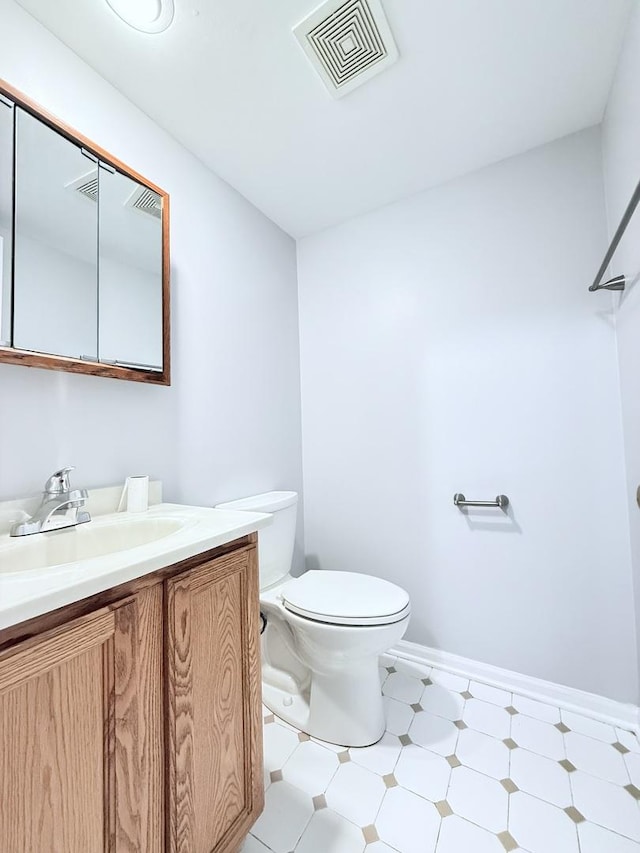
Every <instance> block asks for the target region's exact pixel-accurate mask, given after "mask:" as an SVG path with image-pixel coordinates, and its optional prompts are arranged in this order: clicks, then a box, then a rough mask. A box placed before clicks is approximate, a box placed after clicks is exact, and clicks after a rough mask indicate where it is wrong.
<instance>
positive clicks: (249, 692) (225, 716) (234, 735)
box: [166, 547, 264, 853]
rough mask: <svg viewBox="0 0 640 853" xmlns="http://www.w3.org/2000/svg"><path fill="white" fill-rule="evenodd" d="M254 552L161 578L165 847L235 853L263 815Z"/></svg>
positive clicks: (185, 852) (182, 852)
mask: <svg viewBox="0 0 640 853" xmlns="http://www.w3.org/2000/svg"><path fill="white" fill-rule="evenodd" d="M258 596H259V592H258V572H257V559H256V551H255V547H251V548H248V549H245V550H242V551H238V552H235V553H234V554H231V555H229V556H226V557H220V558H218V559H216V560H213V561H212V562H210V563H207V564H205V565H203V566H200V567H198V568H196V569H193V570H192V571H188V572H185V573H184V574H182V575H178V576H177V577H176V578H174V579H172V580H170V581H167V596H166V602H167V608H168V614H167V625H168V654H169V659H168V666H167V676H168V679H167V680H168V697H167V698H168V722H169V727H168V737H167V749H168V756H167V767H168V774H169V779H168V790H169V797H168V809H169V815H168V818H169V819H168V850H169V851H170V853H226V851H235V850H237V848H238V847H239V845H240V843H241V841H242V839H243V838H244V836H245V835H246V833H247V832H248V830H249V828H250V827H251V825H252V824H253V822H254V821H255V820H256V818H257V817H258V815H259V814H260V812H261V811H262V807H263V803H264V791H263V778H262V725H261V723H262V718H261V713H260V702H261V672H260V659H259V628H258V623H259V598H258Z"/></svg>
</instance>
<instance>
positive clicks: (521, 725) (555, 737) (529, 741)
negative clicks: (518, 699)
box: [511, 714, 565, 761]
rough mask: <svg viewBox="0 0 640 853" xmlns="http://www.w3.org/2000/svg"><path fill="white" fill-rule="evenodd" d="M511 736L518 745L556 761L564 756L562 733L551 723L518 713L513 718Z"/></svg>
mask: <svg viewBox="0 0 640 853" xmlns="http://www.w3.org/2000/svg"><path fill="white" fill-rule="evenodd" d="M511 737H512V739H513V740H514V741H515V742H516V743H517V744H518V746H521V747H522V748H523V749H528V750H529V751H530V752H537V753H538V755H546V757H547V758H553V759H555V760H556V761H560V760H561V759H563V758H565V752H564V741H563V739H562V734H561V733H560V732H559V731H558V729H557V728H556V727H555V726H552V725H551V723H543V722H541V721H540V720H534V719H533V717H525V716H523V715H522V714H518V715H517V716H516V717H514V718H513V723H512V725H511Z"/></svg>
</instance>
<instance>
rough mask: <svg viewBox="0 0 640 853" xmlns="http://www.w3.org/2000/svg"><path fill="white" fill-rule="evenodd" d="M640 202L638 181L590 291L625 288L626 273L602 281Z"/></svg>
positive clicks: (639, 183)
mask: <svg viewBox="0 0 640 853" xmlns="http://www.w3.org/2000/svg"><path fill="white" fill-rule="evenodd" d="M638 202H640V182H638V186H637V187H636V188H635V190H634V192H633V195H632V196H631V199H630V200H629V204H628V205H627V209H626V210H625V212H624V215H623V217H622V219H621V220H620V225H618V228H617V230H616V233H615V234H614V235H613V240H612V241H611V245H610V246H609V248H608V249H607V254H606V255H605V256H604V260H603V261H602V263H601V264H600V269H599V270H598V274H597V275H596V277H595V278H594V280H593V284H592V285H591V287H590V288H589V290H590V291H592V292H593V291H595V290H624V288H625V285H626V283H627V277H626V276H624V275H617V276H615V277H614V278H610V279H609V280H608V281H604V282H603V281H602V276H603V275H604V273H605V270H606V269H607V267H608V266H609V263H610V261H611V258H612V257H613V255H614V253H615V251H616V249H617V248H618V243H619V242H620V240H621V239H622V235H623V234H624V232H625V230H626V228H627V225H628V224H629V221H630V220H631V217H632V216H633V214H634V212H635V209H636V207H637V206H638Z"/></svg>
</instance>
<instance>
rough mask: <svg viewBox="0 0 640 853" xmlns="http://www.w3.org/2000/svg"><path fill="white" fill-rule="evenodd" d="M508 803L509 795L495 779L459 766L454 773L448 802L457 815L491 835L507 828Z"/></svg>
mask: <svg viewBox="0 0 640 853" xmlns="http://www.w3.org/2000/svg"><path fill="white" fill-rule="evenodd" d="M508 800H509V795H508V794H507V792H506V791H505V789H504V788H503V787H502V785H501V784H500V783H499V782H497V781H496V780H495V779H490V778H489V777H488V776H484V775H483V774H482V773H477V772H476V771H475V770H470V769H469V768H468V767H456V768H455V770H453V771H452V773H451V782H450V783H449V791H448V793H447V802H448V803H449V805H450V806H451V808H452V809H453V811H454V813H455V814H457V815H458V816H459V817H463V818H465V819H466V820H470V821H471V822H472V823H476V824H478V826H481V827H483V828H484V829H488V830H489V831H490V832H495V833H498V832H503V831H504V830H505V829H506V828H507V808H508Z"/></svg>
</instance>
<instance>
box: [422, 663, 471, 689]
mask: <svg viewBox="0 0 640 853" xmlns="http://www.w3.org/2000/svg"><path fill="white" fill-rule="evenodd" d="M430 678H431V681H433V683H434V684H439V685H440V686H441V687H447V688H448V689H449V690H455V691H457V692H458V693H462V692H463V691H464V690H468V689H469V679H468V678H463V677H462V676H461V675H454V674H453V673H452V672H447V671H446V670H444V669H435V668H434V669H432V670H431V676H430Z"/></svg>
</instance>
